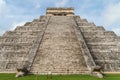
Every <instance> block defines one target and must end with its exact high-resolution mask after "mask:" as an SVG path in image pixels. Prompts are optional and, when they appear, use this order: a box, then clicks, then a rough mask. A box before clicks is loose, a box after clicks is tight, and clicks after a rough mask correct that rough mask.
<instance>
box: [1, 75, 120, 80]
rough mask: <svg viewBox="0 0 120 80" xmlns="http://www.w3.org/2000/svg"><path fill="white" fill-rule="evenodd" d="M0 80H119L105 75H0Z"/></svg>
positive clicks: (118, 77)
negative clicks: (98, 76)
mask: <svg viewBox="0 0 120 80" xmlns="http://www.w3.org/2000/svg"><path fill="white" fill-rule="evenodd" d="M0 80H120V74H107V75H105V77H104V78H103V79H100V78H97V77H94V76H90V75H52V76H51V75H49V76H48V75H28V76H25V77H19V78H15V74H0Z"/></svg>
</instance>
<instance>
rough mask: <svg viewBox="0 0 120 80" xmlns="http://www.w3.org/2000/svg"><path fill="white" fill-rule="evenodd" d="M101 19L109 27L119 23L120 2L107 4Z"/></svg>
mask: <svg viewBox="0 0 120 80" xmlns="http://www.w3.org/2000/svg"><path fill="white" fill-rule="evenodd" d="M103 17H104V22H105V23H104V24H106V26H110V25H112V24H115V23H116V22H117V21H120V2H118V3H114V4H113V3H112V4H109V5H108V6H107V7H106V8H105V10H104V12H103Z"/></svg>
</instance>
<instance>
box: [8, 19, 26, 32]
mask: <svg viewBox="0 0 120 80" xmlns="http://www.w3.org/2000/svg"><path fill="white" fill-rule="evenodd" d="M25 22H26V21H23V22H19V23H18V22H14V23H13V25H12V26H13V27H12V28H11V29H10V30H14V29H15V28H16V27H17V26H23V25H24V24H25Z"/></svg>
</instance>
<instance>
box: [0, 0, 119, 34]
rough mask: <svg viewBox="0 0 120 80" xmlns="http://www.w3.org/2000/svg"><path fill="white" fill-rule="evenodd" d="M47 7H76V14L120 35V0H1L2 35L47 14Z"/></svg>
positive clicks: (0, 28) (0, 21) (0, 19)
mask: <svg viewBox="0 0 120 80" xmlns="http://www.w3.org/2000/svg"><path fill="white" fill-rule="evenodd" d="M47 7H74V9H75V15H79V16H80V17H81V18H86V19H87V20H88V21H89V22H94V23H95V24H96V25H97V26H103V27H104V28H105V29H106V30H109V31H114V32H115V33H116V34H117V35H118V36H120V0H0V36H1V35H2V34H3V33H4V32H5V31H7V30H14V29H15V28H16V27H17V26H22V25H24V23H25V22H30V21H32V20H33V19H37V18H39V17H40V15H45V12H46V8H47Z"/></svg>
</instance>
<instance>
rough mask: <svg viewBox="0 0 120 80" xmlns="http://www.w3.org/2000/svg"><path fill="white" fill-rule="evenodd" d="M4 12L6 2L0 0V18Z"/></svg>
mask: <svg viewBox="0 0 120 80" xmlns="http://www.w3.org/2000/svg"><path fill="white" fill-rule="evenodd" d="M4 13H6V2H5V0H0V18H1V17H2V16H3V15H4Z"/></svg>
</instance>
